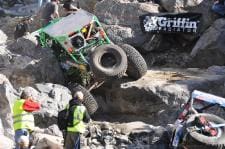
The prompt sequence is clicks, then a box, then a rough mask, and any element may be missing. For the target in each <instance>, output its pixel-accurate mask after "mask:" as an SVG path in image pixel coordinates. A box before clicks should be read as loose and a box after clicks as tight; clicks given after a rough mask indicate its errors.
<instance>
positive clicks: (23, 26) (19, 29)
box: [14, 17, 33, 39]
mask: <svg viewBox="0 0 225 149" xmlns="http://www.w3.org/2000/svg"><path fill="white" fill-rule="evenodd" d="M32 21H33V19H32V18H30V17H28V18H24V19H22V21H21V22H19V23H18V24H17V25H16V29H15V32H14V39H18V38H20V37H22V36H25V35H27V34H29V32H30V28H29V25H30V23H32Z"/></svg>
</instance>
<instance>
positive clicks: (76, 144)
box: [65, 132, 80, 149]
mask: <svg viewBox="0 0 225 149" xmlns="http://www.w3.org/2000/svg"><path fill="white" fill-rule="evenodd" d="M65 149H80V133H79V132H67V133H66V138H65Z"/></svg>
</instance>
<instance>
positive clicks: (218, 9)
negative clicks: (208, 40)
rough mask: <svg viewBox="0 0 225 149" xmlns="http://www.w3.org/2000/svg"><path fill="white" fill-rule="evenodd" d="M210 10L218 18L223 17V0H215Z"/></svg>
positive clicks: (224, 2)
mask: <svg viewBox="0 0 225 149" xmlns="http://www.w3.org/2000/svg"><path fill="white" fill-rule="evenodd" d="M212 10H213V11H214V12H215V13H217V14H219V15H220V16H224V15H225V0H215V1H214V5H213V6H212Z"/></svg>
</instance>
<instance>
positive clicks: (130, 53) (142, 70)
mask: <svg viewBox="0 0 225 149" xmlns="http://www.w3.org/2000/svg"><path fill="white" fill-rule="evenodd" d="M121 48H122V49H123V50H124V51H125V52H126V54H127V60H128V68H127V72H126V73H127V75H128V76H129V77H132V78H134V79H136V80H137V79H140V78H141V77H142V76H144V75H145V74H146V72H147V69H148V67H147V64H146V62H145V59H144V58H143V57H142V55H141V54H140V53H139V52H138V51H137V50H136V49H135V48H134V47H132V46H131V45H128V44H122V45H121Z"/></svg>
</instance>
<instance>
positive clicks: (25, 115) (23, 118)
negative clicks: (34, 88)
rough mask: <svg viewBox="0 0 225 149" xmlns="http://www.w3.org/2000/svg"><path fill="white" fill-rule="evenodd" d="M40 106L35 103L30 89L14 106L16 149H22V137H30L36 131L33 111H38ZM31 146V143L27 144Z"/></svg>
mask: <svg viewBox="0 0 225 149" xmlns="http://www.w3.org/2000/svg"><path fill="white" fill-rule="evenodd" d="M39 109H40V104H39V103H38V102H35V101H33V99H32V95H31V93H30V90H29V89H25V90H24V91H23V92H22V94H21V97H20V99H17V100H16V101H15V103H14V106H13V127H14V130H15V142H16V149H21V147H20V146H21V141H20V140H21V137H24V136H26V137H28V138H29V136H30V132H32V131H33V130H34V129H35V126H34V117H33V115H32V112H33V111H38V110H39ZM26 144H29V143H26Z"/></svg>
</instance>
